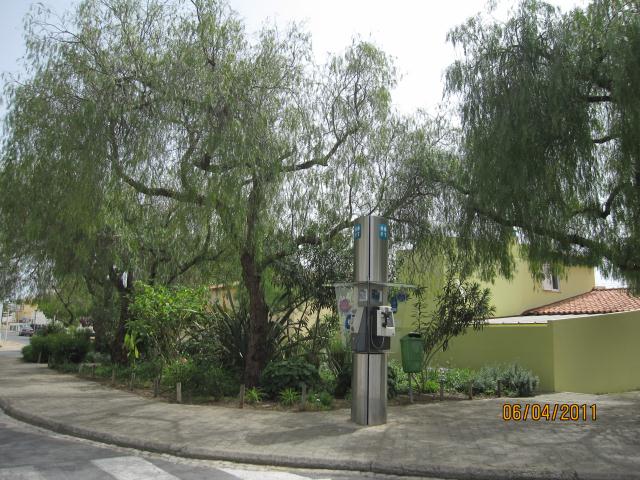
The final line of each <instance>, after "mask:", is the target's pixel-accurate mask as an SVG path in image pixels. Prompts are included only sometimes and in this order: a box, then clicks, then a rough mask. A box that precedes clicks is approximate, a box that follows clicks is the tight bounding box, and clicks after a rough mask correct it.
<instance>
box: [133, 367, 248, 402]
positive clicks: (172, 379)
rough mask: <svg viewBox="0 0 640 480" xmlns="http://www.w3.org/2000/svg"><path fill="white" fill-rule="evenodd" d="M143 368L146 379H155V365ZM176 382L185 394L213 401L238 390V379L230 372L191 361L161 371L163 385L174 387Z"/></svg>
mask: <svg viewBox="0 0 640 480" xmlns="http://www.w3.org/2000/svg"><path fill="white" fill-rule="evenodd" d="M136 367H138V365H136ZM144 368H145V370H146V371H148V372H149V373H150V374H149V376H148V377H147V378H149V379H150V380H151V379H153V378H155V374H156V372H157V369H156V365H154V364H152V363H149V364H147V366H146V367H144ZM178 382H181V383H182V391H183V392H185V393H186V392H188V393H191V394H192V395H203V396H211V397H214V398H215V399H220V398H222V397H229V396H234V395H237V393H238V388H239V387H238V386H239V382H238V379H237V378H236V377H235V376H234V375H233V374H231V373H230V372H228V371H226V370H225V369H223V368H221V367H219V366H216V365H211V364H197V363H195V362H194V361H193V360H192V359H179V360H175V361H173V362H171V363H169V364H167V365H165V367H164V368H163V369H162V383H163V384H164V385H168V386H171V387H175V385H176V383H178Z"/></svg>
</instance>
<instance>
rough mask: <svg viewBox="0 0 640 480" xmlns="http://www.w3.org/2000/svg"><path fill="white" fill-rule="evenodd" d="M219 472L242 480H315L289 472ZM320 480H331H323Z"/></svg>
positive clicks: (238, 470)
mask: <svg viewBox="0 0 640 480" xmlns="http://www.w3.org/2000/svg"><path fill="white" fill-rule="evenodd" d="M218 470H221V471H223V472H224V473H228V474H229V475H233V476H234V477H236V478H239V479H240V480H314V479H312V478H311V477H303V476H302V475H297V474H295V473H289V472H269V471H266V470H240V469H237V468H218ZM318 480H331V479H330V478H323V479H318Z"/></svg>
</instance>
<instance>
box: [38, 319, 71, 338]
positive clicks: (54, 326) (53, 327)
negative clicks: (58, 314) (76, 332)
mask: <svg viewBox="0 0 640 480" xmlns="http://www.w3.org/2000/svg"><path fill="white" fill-rule="evenodd" d="M65 332H66V329H65V328H64V326H63V325H62V324H61V323H59V322H57V323H49V324H48V325H45V326H43V327H42V328H39V329H38V330H36V333H35V335H34V336H36V337H46V336H47V335H54V334H57V333H65Z"/></svg>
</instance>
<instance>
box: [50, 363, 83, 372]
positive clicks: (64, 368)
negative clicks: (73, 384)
mask: <svg viewBox="0 0 640 480" xmlns="http://www.w3.org/2000/svg"><path fill="white" fill-rule="evenodd" d="M55 369H56V370H58V371H59V372H61V373H78V364H77V363H68V362H64V363H58V364H56V366H55Z"/></svg>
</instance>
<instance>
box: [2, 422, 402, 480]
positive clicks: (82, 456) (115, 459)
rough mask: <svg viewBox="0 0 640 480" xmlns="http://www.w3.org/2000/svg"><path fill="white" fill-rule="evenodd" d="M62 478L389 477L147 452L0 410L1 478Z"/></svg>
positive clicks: (288, 479)
mask: <svg viewBox="0 0 640 480" xmlns="http://www.w3.org/2000/svg"><path fill="white" fill-rule="evenodd" d="M62 479H65V480H88V479H91V480H113V479H116V480H200V479H202V480H204V479H207V480H238V479H240V480H307V479H313V480H320V479H327V480H329V479H330V480H348V479H354V480H355V479H358V480H374V479H375V480H391V478H390V477H385V476H380V475H374V474H370V473H369V474H359V473H356V472H348V473H344V472H332V471H313V470H297V469H296V470H292V469H276V468H273V467H259V466H255V465H243V464H232V463H225V462H213V461H198V460H188V459H183V458H178V457H173V456H170V455H160V454H151V453H146V452H140V451H138V450H133V449H127V448H118V447H112V446H107V445H104V444H100V443H96V442H91V441H88V440H81V439H77V438H74V437H68V436H65V435H60V434H56V433H53V432H50V431H47V430H44V429H41V428H36V427H33V426H31V425H27V424H24V423H22V422H18V421H16V420H14V419H12V418H10V417H8V416H6V415H5V414H3V413H0V480H62ZM400 479H401V477H393V480H400Z"/></svg>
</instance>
